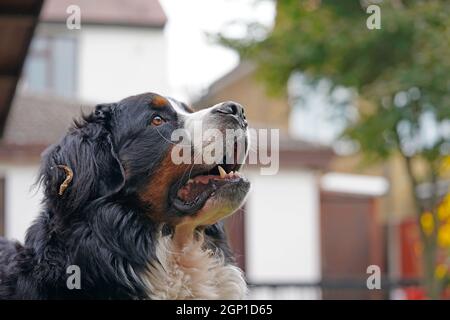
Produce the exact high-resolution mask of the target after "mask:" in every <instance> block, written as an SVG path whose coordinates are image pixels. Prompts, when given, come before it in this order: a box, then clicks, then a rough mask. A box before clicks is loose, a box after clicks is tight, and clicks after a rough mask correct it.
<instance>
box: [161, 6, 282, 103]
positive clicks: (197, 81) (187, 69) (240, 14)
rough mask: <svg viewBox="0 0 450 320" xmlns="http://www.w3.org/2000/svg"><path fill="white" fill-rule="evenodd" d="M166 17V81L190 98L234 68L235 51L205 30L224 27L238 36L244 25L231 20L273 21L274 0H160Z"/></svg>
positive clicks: (237, 58) (214, 30) (178, 93)
mask: <svg viewBox="0 0 450 320" xmlns="http://www.w3.org/2000/svg"><path fill="white" fill-rule="evenodd" d="M160 2H161V5H162V6H163V9H164V11H165V12H166V15H167V17H168V23H167V25H166V29H165V33H166V36H167V41H168V48H169V57H168V62H169V63H168V64H169V70H168V71H169V82H170V85H171V87H172V91H173V94H174V95H175V96H177V97H179V98H180V99H181V100H185V101H192V99H193V98H195V97H197V96H199V95H201V93H202V92H204V91H205V90H206V89H207V88H208V86H209V85H210V84H211V83H213V82H214V81H215V80H217V79H218V78H220V77H221V76H223V75H224V74H226V73H227V72H229V71H230V70H231V69H233V68H234V67H235V66H236V65H237V64H238V62H239V57H238V55H237V54H236V53H235V52H234V51H232V50H230V49H227V48H224V47H222V46H219V45H217V44H214V43H211V41H210V40H208V38H207V35H206V33H216V32H219V31H223V30H226V32H227V34H228V35H232V36H234V37H240V36H242V35H243V34H244V32H243V29H242V28H240V27H238V26H236V25H234V26H230V23H232V22H233V21H248V22H254V21H257V22H260V23H263V24H265V25H267V26H270V25H272V23H273V20H274V16H275V7H274V2H273V1H268V0H160Z"/></svg>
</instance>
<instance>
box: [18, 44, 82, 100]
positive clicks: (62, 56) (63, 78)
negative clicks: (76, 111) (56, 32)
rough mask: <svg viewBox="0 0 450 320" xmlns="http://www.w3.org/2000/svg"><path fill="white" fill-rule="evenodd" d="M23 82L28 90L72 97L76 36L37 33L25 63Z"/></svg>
mask: <svg viewBox="0 0 450 320" xmlns="http://www.w3.org/2000/svg"><path fill="white" fill-rule="evenodd" d="M23 84H24V88H25V90H28V91H31V92H37V93H50V94H54V95H59V96H64V97H72V96H73V95H74V94H75V89H76V39H75V38H73V37H67V36H37V37H36V38H35V39H34V40H33V41H32V43H31V47H30V52H29V54H28V57H27V60H26V63H25V68H24V75H23Z"/></svg>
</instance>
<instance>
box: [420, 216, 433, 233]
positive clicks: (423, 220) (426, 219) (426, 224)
mask: <svg viewBox="0 0 450 320" xmlns="http://www.w3.org/2000/svg"><path fill="white" fill-rule="evenodd" d="M420 225H421V227H422V230H423V232H425V234H426V235H428V236H429V235H430V234H432V233H433V230H434V219H433V214H432V213H431V212H429V211H427V212H424V213H422V215H421V216H420Z"/></svg>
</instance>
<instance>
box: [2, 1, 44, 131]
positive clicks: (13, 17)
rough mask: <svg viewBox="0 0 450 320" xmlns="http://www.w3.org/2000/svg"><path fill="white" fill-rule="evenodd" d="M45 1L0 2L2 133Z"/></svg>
mask: <svg viewBox="0 0 450 320" xmlns="http://www.w3.org/2000/svg"><path fill="white" fill-rule="evenodd" d="M42 2H43V0H22V1H17V0H2V1H0V135H1V133H2V131H3V128H4V124H5V122H6V119H7V117H8V113H9V110H10V106H11V101H12V99H13V97H14V93H15V91H16V86H17V81H18V79H19V77H20V73H21V71H22V66H23V63H24V60H25V56H26V54H27V51H28V46H29V44H30V42H31V38H32V36H33V33H34V29H35V27H36V24H37V20H38V16H39V12H40V10H41V7H42Z"/></svg>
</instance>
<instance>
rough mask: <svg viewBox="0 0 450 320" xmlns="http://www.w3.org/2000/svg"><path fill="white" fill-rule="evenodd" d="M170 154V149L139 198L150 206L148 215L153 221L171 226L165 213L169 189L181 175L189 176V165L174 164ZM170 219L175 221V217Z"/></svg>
mask: <svg viewBox="0 0 450 320" xmlns="http://www.w3.org/2000/svg"><path fill="white" fill-rule="evenodd" d="M171 153H172V148H170V149H169V150H168V151H167V155H166V156H165V158H164V159H163V161H162V162H161V163H160V164H159V165H158V169H157V170H156V171H155V172H154V173H153V174H152V176H151V177H150V181H149V183H148V185H147V187H146V188H145V189H144V190H143V191H142V192H140V193H139V197H140V198H141V200H142V201H144V202H145V203H148V204H151V208H152V212H151V213H150V214H151V217H152V218H153V219H155V220H156V221H158V222H166V223H170V224H173V223H175V222H174V221H168V219H169V216H168V215H167V214H166V212H165V209H166V203H167V197H168V194H169V188H170V187H171V185H172V183H174V182H176V181H178V180H179V179H180V178H181V177H183V175H188V174H189V171H190V167H191V165H189V164H174V163H173V161H172V159H171ZM172 218H173V220H174V219H175V217H172Z"/></svg>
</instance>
